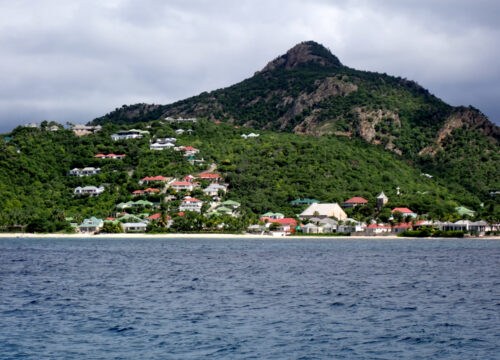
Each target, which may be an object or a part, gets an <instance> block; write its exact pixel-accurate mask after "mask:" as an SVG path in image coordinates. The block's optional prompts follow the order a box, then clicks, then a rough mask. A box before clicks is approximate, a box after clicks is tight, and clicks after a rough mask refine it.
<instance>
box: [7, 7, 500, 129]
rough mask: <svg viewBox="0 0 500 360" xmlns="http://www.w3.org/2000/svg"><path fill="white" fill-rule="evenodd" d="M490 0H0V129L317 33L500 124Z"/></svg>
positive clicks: (227, 75) (352, 57) (95, 109)
mask: <svg viewBox="0 0 500 360" xmlns="http://www.w3.org/2000/svg"><path fill="white" fill-rule="evenodd" d="M498 14H500V1H498V0H474V1H471V0H386V1H383V0H369V1H368V0H366V1H363V0H338V1H327V0H308V1H305V0H283V1H282V0H251V1H250V0H248V1H247V0H240V1H229V0H227V1H219V0H191V1H190V0H168V1H164V0H141V1H139V0H134V1H133V0H37V1H33V0H15V1H14V0H0V69H1V70H0V132H6V131H9V130H11V129H12V128H13V127H15V126H16V125H18V124H24V123H27V122H31V121H36V122H40V121H42V120H55V121H58V122H60V123H63V124H65V123H66V122H68V121H69V122H74V123H84V122H85V123H86V122H88V121H90V120H92V119H94V118H95V117H98V116H101V115H104V114H105V113H107V112H109V111H111V110H113V109H115V108H116V107H120V106H121V105H123V104H134V103H138V102H146V103H156V104H167V103H170V102H173V101H175V100H180V99H183V98H186V97H189V96H192V95H197V94H199V93H200V92H202V91H210V90H214V89H217V88H221V87H226V86H229V85H232V84H234V83H236V82H239V81H241V80H243V79H245V78H248V77H250V76H252V75H253V73H254V72H255V71H257V70H260V69H261V68H262V67H264V66H265V65H266V63H267V62H268V61H270V60H272V59H273V58H275V57H277V56H278V55H281V54H283V53H284V52H286V51H287V50H288V49H289V48H291V47H292V46H293V45H295V44H296V43H298V42H301V41H305V40H315V41H317V42H319V43H321V44H323V45H324V46H326V47H327V48H329V49H330V50H331V51H332V52H333V53H334V54H335V55H337V56H338V57H339V59H340V61H341V62H342V63H343V64H345V65H347V66H350V67H354V68H357V69H360V70H370V71H378V72H385V73H387V74H390V75H395V76H401V77H406V78H408V79H412V80H415V81H417V82H418V83H419V84H420V85H422V86H424V87H425V88H428V89H429V90H430V91H431V92H432V93H433V94H435V95H437V96H438V97H440V98H442V99H443V100H445V101H446V102H448V103H450V104H452V105H473V106H475V107H477V108H479V109H480V110H481V111H483V112H484V113H485V114H486V115H488V117H489V118H490V120H492V121H493V122H496V123H497V124H499V123H500V81H499V80H500V66H499V61H498V59H499V55H500V21H499V20H498Z"/></svg>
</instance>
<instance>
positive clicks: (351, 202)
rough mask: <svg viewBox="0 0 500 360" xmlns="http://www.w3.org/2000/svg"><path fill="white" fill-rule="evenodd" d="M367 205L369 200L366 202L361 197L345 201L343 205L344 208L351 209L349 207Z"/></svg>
mask: <svg viewBox="0 0 500 360" xmlns="http://www.w3.org/2000/svg"><path fill="white" fill-rule="evenodd" d="M367 203H368V200H366V199H364V198H362V197H359V196H355V197H353V198H350V199H349V200H346V201H344V203H343V204H342V207H343V208H349V207H355V206H357V205H365V204H367Z"/></svg>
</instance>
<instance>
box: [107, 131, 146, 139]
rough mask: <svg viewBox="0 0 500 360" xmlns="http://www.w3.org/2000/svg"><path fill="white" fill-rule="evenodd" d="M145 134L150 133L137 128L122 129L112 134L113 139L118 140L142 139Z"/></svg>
mask: <svg viewBox="0 0 500 360" xmlns="http://www.w3.org/2000/svg"><path fill="white" fill-rule="evenodd" d="M145 135H149V131H146V130H137V129H131V130H121V131H118V132H117V133H116V134H111V140H114V141H118V140H129V139H141V138H142V137H144V136H145Z"/></svg>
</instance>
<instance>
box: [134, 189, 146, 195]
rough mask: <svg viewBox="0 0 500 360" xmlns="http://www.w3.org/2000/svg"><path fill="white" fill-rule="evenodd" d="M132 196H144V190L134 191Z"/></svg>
mask: <svg viewBox="0 0 500 360" xmlns="http://www.w3.org/2000/svg"><path fill="white" fill-rule="evenodd" d="M132 194H134V195H139V194H144V190H135V191H134V192H133V193H132Z"/></svg>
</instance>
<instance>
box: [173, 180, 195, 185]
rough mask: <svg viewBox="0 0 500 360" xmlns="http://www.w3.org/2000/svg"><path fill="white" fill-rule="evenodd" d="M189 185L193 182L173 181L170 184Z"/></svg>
mask: <svg viewBox="0 0 500 360" xmlns="http://www.w3.org/2000/svg"><path fill="white" fill-rule="evenodd" d="M190 185H193V184H192V183H190V182H188V181H174V182H173V183H172V186H190Z"/></svg>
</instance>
